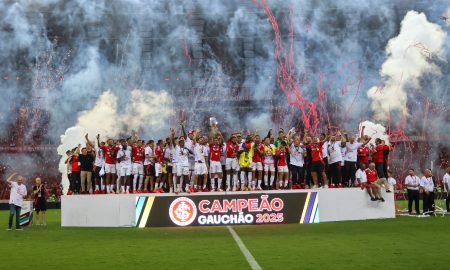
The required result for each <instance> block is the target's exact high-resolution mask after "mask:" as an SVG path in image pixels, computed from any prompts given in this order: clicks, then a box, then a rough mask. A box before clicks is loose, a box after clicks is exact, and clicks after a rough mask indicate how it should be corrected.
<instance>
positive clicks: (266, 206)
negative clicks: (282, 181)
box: [135, 191, 319, 228]
mask: <svg viewBox="0 0 450 270" xmlns="http://www.w3.org/2000/svg"><path fill="white" fill-rule="evenodd" d="M318 202H319V198H318V193H317V192H314V191H310V192H302V193H262V194H261V193H255V194H233V195H223V196H217V195H216V196H215V195H213V194H211V195H202V196H189V195H187V196H180V197H173V196H138V197H136V220H135V224H136V227H139V228H144V227H173V226H175V227H176V226H214V225H263V224H286V223H304V224H306V223H319V203H318Z"/></svg>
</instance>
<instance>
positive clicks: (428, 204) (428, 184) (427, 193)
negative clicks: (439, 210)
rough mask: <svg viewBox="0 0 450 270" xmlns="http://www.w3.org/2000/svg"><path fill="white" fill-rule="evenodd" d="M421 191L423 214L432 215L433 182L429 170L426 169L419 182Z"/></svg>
mask: <svg viewBox="0 0 450 270" xmlns="http://www.w3.org/2000/svg"><path fill="white" fill-rule="evenodd" d="M419 186H420V189H421V191H422V202H423V214H424V215H432V216H433V215H434V180H433V174H432V172H431V170H430V169H426V170H425V172H424V176H423V177H422V178H421V179H420V181H419Z"/></svg>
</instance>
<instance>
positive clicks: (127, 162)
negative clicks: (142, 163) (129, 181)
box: [117, 146, 131, 167]
mask: <svg viewBox="0 0 450 270" xmlns="http://www.w3.org/2000/svg"><path fill="white" fill-rule="evenodd" d="M122 157H123V158H124V159H123V160H122V161H120V166H130V167H131V146H127V149H123V147H122V148H121V149H120V150H119V151H118V152H117V159H118V160H119V159H120V158H122Z"/></svg>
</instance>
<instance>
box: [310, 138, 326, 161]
mask: <svg viewBox="0 0 450 270" xmlns="http://www.w3.org/2000/svg"><path fill="white" fill-rule="evenodd" d="M322 146H323V142H319V143H318V144H317V145H314V144H312V143H311V144H308V145H306V148H309V149H311V160H312V161H313V162H314V161H321V162H323V157H322Z"/></svg>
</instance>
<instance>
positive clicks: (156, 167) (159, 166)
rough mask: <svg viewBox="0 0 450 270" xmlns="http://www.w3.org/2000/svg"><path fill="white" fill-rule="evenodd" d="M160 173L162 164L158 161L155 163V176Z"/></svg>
mask: <svg viewBox="0 0 450 270" xmlns="http://www.w3.org/2000/svg"><path fill="white" fill-rule="evenodd" d="M160 174H162V166H161V164H160V163H155V176H159V175H160Z"/></svg>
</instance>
